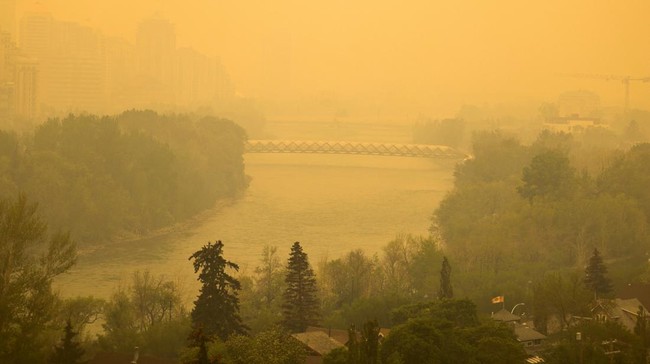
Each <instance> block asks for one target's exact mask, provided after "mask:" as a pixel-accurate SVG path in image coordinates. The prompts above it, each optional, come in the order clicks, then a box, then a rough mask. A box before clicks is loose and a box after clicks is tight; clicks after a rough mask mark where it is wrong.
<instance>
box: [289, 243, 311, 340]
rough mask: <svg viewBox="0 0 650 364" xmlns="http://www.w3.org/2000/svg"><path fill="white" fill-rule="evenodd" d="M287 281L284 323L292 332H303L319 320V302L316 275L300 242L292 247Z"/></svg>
mask: <svg viewBox="0 0 650 364" xmlns="http://www.w3.org/2000/svg"><path fill="white" fill-rule="evenodd" d="M285 282H286V283H287V288H286V290H285V291H284V296H283V297H284V304H283V305H282V311H283V312H282V313H283V315H284V322H283V323H284V325H285V327H286V328H287V329H289V330H290V331H292V332H303V331H305V329H306V328H307V326H309V325H315V324H316V323H317V322H318V318H319V313H318V310H319V302H318V298H317V293H318V289H317V287H316V277H315V275H314V271H313V270H312V269H311V267H310V265H309V260H308V259H307V254H306V253H305V252H303V250H302V247H301V246H300V243H299V242H295V243H293V246H292V247H291V254H290V255H289V262H288V264H287V276H286V278H285Z"/></svg>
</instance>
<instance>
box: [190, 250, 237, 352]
mask: <svg viewBox="0 0 650 364" xmlns="http://www.w3.org/2000/svg"><path fill="white" fill-rule="evenodd" d="M189 259H190V260H193V262H192V264H193V265H194V273H198V272H200V273H199V277H198V280H199V281H201V289H200V293H199V296H198V297H197V299H196V301H194V308H193V309H192V313H191V317H192V325H193V326H194V327H195V329H196V328H202V329H203V330H204V332H205V334H206V335H207V336H212V335H216V336H218V337H219V338H221V339H222V340H226V339H227V338H228V336H230V335H232V334H245V333H246V331H247V329H248V328H247V326H246V325H244V323H243V322H242V319H241V317H240V316H239V298H238V296H237V295H238V292H239V290H240V289H241V285H240V283H239V281H238V280H237V279H236V278H234V277H232V276H231V275H230V274H228V270H229V269H232V270H234V271H237V270H239V266H238V265H237V264H235V263H233V262H231V261H228V260H226V259H224V258H223V243H222V242H221V240H218V241H217V242H216V243H214V244H212V243H211V242H209V243H208V244H207V245H204V246H203V247H202V248H201V249H200V250H198V251H196V252H195V253H194V254H192V255H191V256H190V258H189Z"/></svg>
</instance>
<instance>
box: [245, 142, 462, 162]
mask: <svg viewBox="0 0 650 364" xmlns="http://www.w3.org/2000/svg"><path fill="white" fill-rule="evenodd" d="M246 153H312V154H356V155H376V156H392V157H419V158H437V159H465V158H467V157H468V156H467V155H466V154H464V153H462V152H460V151H458V150H456V149H454V148H451V147H448V146H446V145H429V144H396V143H362V142H347V141H315V140H249V141H248V142H247V143H246Z"/></svg>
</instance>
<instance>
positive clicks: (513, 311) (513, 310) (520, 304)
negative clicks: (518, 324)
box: [510, 302, 526, 315]
mask: <svg viewBox="0 0 650 364" xmlns="http://www.w3.org/2000/svg"><path fill="white" fill-rule="evenodd" d="M517 306H526V304H525V303H523V302H522V303H517V304H516V305H515V306H514V307H513V308H512V310H510V313H511V314H513V315H514V314H515V308H517Z"/></svg>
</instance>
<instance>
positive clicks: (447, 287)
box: [438, 257, 454, 299]
mask: <svg viewBox="0 0 650 364" xmlns="http://www.w3.org/2000/svg"><path fill="white" fill-rule="evenodd" d="M438 298H440V299H443V298H447V299H451V298H454V289H453V287H452V286H451V265H449V261H448V260H447V257H444V258H443V260H442V269H441V270H440V291H439V292H438Z"/></svg>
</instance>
